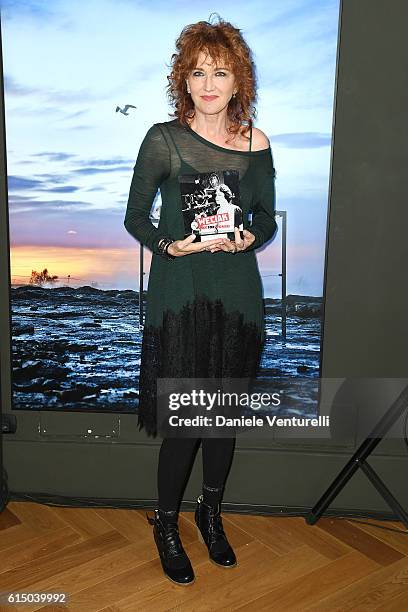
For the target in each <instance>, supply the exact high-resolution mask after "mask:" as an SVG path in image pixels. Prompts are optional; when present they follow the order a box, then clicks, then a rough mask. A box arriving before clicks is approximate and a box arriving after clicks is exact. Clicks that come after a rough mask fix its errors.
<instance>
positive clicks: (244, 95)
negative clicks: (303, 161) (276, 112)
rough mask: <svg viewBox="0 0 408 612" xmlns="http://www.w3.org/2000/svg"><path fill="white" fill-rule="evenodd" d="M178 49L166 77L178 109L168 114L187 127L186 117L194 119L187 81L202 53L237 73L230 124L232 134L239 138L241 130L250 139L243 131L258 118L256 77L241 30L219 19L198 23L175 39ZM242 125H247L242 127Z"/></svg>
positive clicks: (171, 99) (228, 109)
mask: <svg viewBox="0 0 408 612" xmlns="http://www.w3.org/2000/svg"><path fill="white" fill-rule="evenodd" d="M176 49H177V53H173V55H172V57H171V67H172V70H171V73H170V75H169V76H168V77H167V80H168V82H169V83H168V85H167V87H166V89H167V96H168V99H169V102H170V104H171V105H172V106H174V107H175V112H174V113H169V115H170V116H171V117H177V118H178V119H179V120H180V122H181V123H182V124H183V125H188V121H187V118H192V117H194V103H193V100H192V99H191V96H190V95H189V94H188V93H187V86H186V78H187V77H188V75H189V73H190V71H191V70H193V69H194V68H195V67H196V65H197V60H198V56H199V54H200V52H201V51H202V52H203V53H204V54H205V55H206V56H209V57H210V58H211V59H212V60H213V61H214V62H215V63H216V65H218V66H220V65H225V67H226V68H228V69H229V70H231V72H232V73H233V74H234V77H235V81H236V84H237V88H238V91H237V94H236V96H235V97H232V98H231V100H230V101H229V103H228V107H227V116H228V118H229V120H230V124H231V125H230V128H229V132H230V133H231V134H232V135H236V134H237V133H238V132H239V131H240V133H241V135H242V136H244V137H245V138H247V136H245V134H244V132H246V131H248V129H249V128H251V127H252V125H253V119H254V118H255V117H256V108H255V106H254V104H255V102H256V98H257V94H256V84H257V77H256V69H255V64H254V61H253V58H252V52H251V49H250V48H249V46H248V45H247V43H246V42H245V40H244V38H243V36H242V34H241V31H240V30H239V29H238V28H235V27H234V26H233V25H232V24H231V23H229V22H227V21H224V20H223V19H222V18H220V17H219V22H218V23H215V24H212V23H210V22H208V21H199V22H197V23H193V24H190V25H187V26H185V27H184V28H183V30H182V32H181V34H180V36H179V37H178V38H177V40H176ZM221 62H222V64H221ZM243 123H244V124H246V125H244V126H242V124H243ZM241 128H242V129H241Z"/></svg>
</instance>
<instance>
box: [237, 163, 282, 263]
mask: <svg viewBox="0 0 408 612" xmlns="http://www.w3.org/2000/svg"><path fill="white" fill-rule="evenodd" d="M275 177H276V170H275V168H274V164H273V158H272V153H271V155H270V157H269V161H268V167H267V170H266V176H265V180H264V182H263V186H262V189H261V190H260V193H259V197H257V198H256V200H255V204H254V206H253V211H252V224H251V225H250V226H249V228H248V230H249V231H250V232H251V233H252V234H253V235H254V236H255V241H254V242H253V243H252V244H251V246H250V247H248V248H247V249H245V251H252V250H254V249H257V248H259V247H260V246H262V245H263V244H265V242H268V240H270V239H271V238H272V236H273V235H274V234H275V231H276V228H277V223H276V219H275V211H276V192H275Z"/></svg>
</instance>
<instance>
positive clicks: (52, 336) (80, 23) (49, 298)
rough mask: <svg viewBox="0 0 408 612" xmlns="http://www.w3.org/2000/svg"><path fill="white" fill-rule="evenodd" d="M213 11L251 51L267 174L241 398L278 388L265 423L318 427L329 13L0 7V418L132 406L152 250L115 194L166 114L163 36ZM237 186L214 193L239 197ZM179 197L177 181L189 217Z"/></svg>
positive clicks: (332, 54)
mask: <svg viewBox="0 0 408 612" xmlns="http://www.w3.org/2000/svg"><path fill="white" fill-rule="evenodd" d="M175 8H176V9H177V10H175ZM212 11H217V13H219V14H220V15H221V16H222V17H223V18H224V19H226V20H228V21H231V22H232V23H235V22H236V21H237V20H236V16H239V27H241V28H242V32H243V35H244V36H245V38H246V40H247V41H248V44H249V45H250V47H251V48H252V49H253V52H254V57H255V62H256V66H257V80H258V100H257V103H256V108H257V119H256V123H255V125H258V126H259V127H261V128H262V130H263V131H264V132H265V133H266V134H267V135H268V137H269V139H270V142H271V148H272V153H273V159H274V166H275V168H276V178H275V188H276V221H277V224H278V231H277V235H276V237H275V238H274V240H273V241H271V242H269V243H268V244H266V245H265V246H263V247H262V248H260V249H258V250H257V252H256V253H257V260H258V266H259V270H260V273H261V278H262V282H263V289H264V304H265V325H266V334H267V339H266V342H265V346H264V350H263V354H262V361H261V368H260V371H259V376H258V378H257V381H256V385H255V388H259V389H263V388H265V387H267V386H268V385H269V384H272V383H273V382H274V381H276V380H279V381H281V385H282V384H285V385H286V386H287V394H286V396H285V397H286V399H287V403H286V404H283V405H281V406H279V407H269V408H268V410H269V411H271V412H273V413H274V414H275V413H279V414H280V415H281V414H285V415H286V414H288V415H294V416H296V415H300V416H305V417H313V416H316V415H317V412H318V399H317V389H318V380H319V374H320V363H321V341H322V338H321V328H322V317H323V310H322V306H323V287H324V265H325V251H326V232H327V216H328V200H329V173H330V159H331V150H332V123H333V115H334V108H333V105H334V95H335V69H336V48H337V42H338V41H337V36H338V26H339V24H338V18H339V0H325V1H324V2H321V0H276V1H275V2H273V3H270V2H267V1H266V0H259V1H257V0H255V1H254V2H251V3H247V2H242V1H240V0H238V2H234V3H233V2H229V1H220V2H217V3H216V5H215V6H214V5H213V6H210V5H209V4H208V3H205V2H200V1H199V2H195V3H190V2H186V1H185V0H180V1H179V2H176V3H172V4H171V5H169V4H168V3H164V2H161V1H158V2H153V3H151V2H144V1H142V2H138V3H136V2H132V1H130V0H119V1H118V0H115V1H113V0H100V1H96V0H85V1H82V2H79V1H77V0H70V1H68V0H55V1H53V2H51V3H50V2H46V1H41V0H38V1H36V0H28V1H24V0H3V1H2V2H1V21H2V36H3V62H4V90H5V91H4V95H5V114H6V125H5V127H6V152H7V180H8V207H9V209H8V210H9V235H10V245H9V246H10V264H11V279H10V282H11V303H10V310H11V321H12V339H11V342H12V344H11V346H12V364H13V366H12V382H13V387H12V389H13V393H12V407H13V409H14V410H55V411H81V412H83V411H97V412H128V413H131V412H135V413H136V412H137V410H138V382H139V369H140V353H141V342H142V332H143V314H144V310H145V292H146V287H147V283H148V278H149V268H150V263H151V252H150V250H149V249H148V248H147V247H146V246H141V245H139V243H138V242H137V241H135V240H134V239H133V238H132V236H130V235H129V233H128V232H127V231H126V229H125V227H124V223H123V220H124V214H125V210H126V204H127V200H128V197H129V186H130V181H131V178H132V170H133V167H134V165H135V160H136V157H137V154H138V150H139V147H140V144H141V142H142V140H143V138H144V135H145V134H146V132H147V130H148V129H149V127H150V126H152V125H153V124H154V123H156V122H157V121H169V120H170V119H172V116H171V113H172V111H173V109H172V108H171V107H170V106H169V104H168V101H167V99H166V92H165V88H166V85H167V79H166V75H168V73H169V71H170V68H169V59H170V57H171V54H172V53H173V52H174V39H175V36H176V34H177V33H178V32H179V31H180V29H181V28H182V27H183V26H184V25H185V24H186V23H193V22H196V21H199V20H208V18H209V15H210V14H211V12H212ZM204 178H205V177H204ZM207 178H208V185H207V184H206V185H204V183H203V185H204V187H205V188H208V189H210V188H211V180H212V179H211V177H207ZM234 178H235V177H233V176H232V177H225V176H220V177H217V176H215V177H213V180H214V181H218V183H223V184H227V185H228V190H227V191H229V192H230V194H231V198H233V197H235V198H237V197H238V194H237V189H236V187H234V185H235V183H234ZM201 179H202V180H203V181H204V179H203V178H202V177H200V180H201ZM206 180H207V179H206ZM204 182H205V181H204ZM204 187H203V189H204ZM197 194H198V195H197ZM193 195H194V198H193V200H194V202H195V203H196V204H197V202H199V198H200V197H201V192H200V193H199V192H198V191H197V193H196V192H195V191H194V192H193V191H192V187H191V185H189V184H188V179H186V181H185V184H184V197H185V203H186V210H190V208H191V202H192V201H193V200H192V199H191V198H192V196H193ZM229 204H230V203H229V201H228V198H226V199H225V202H224V200H223V202H221V203H218V204H217V205H218V208H217V212H218V211H219V206H224V205H225V206H226V207H227V206H228V205H229ZM214 210H215V209H214ZM220 210H221V209H220ZM222 210H223V209H222ZM160 213H161V197H160V190H158V192H157V194H156V197H155V199H154V201H153V202H152V210H151V222H152V223H153V224H154V225H156V226H157V224H158V221H159V218H160ZM211 214H213V212H211ZM225 231H227V230H225ZM214 256H216V254H215V255H214ZM141 289H142V291H141V293H140V290H141Z"/></svg>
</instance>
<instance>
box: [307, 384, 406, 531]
mask: <svg viewBox="0 0 408 612" xmlns="http://www.w3.org/2000/svg"><path fill="white" fill-rule="evenodd" d="M407 406H408V386H406V387H405V389H403V391H402V392H401V393H400V395H399V396H398V397H397V399H396V400H395V402H394V403H393V404H392V406H391V407H390V408H389V410H388V411H387V412H386V413H385V415H384V416H383V417H382V418H381V419H380V421H379V422H378V423H377V425H376V426H375V427H374V429H373V431H372V432H371V435H370V436H368V437H367V438H366V439H365V440H364V441H363V442H362V444H360V446H359V448H358V449H357V450H356V452H355V453H354V455H353V456H352V457H351V459H350V460H349V461H348V462H347V463H346V465H345V466H344V468H343V469H342V470H341V472H340V473H339V474H338V475H337V476H336V478H335V479H334V480H333V482H332V483H331V485H330V486H329V487H328V488H327V490H326V491H325V493H324V494H323V495H322V496H321V498H320V499H319V501H318V502H317V503H316V504H315V505H314V506H313V508H312V510H311V511H310V513H309V514H308V515H307V516H306V523H308V524H309V525H314V524H315V523H316V522H317V521H318V520H319V518H320V517H321V515H322V514H323V512H324V511H325V510H326V508H327V507H328V506H329V505H330V504H331V503H332V501H333V500H334V499H335V498H336V497H337V495H338V494H339V493H340V491H341V490H342V489H343V487H344V486H345V485H346V483H347V482H348V481H349V480H350V478H351V477H352V476H353V474H354V473H355V472H356V471H357V470H358V469H359V468H361V469H362V470H363V472H364V473H365V474H366V476H367V477H368V478H369V480H370V481H371V482H372V483H373V485H374V486H375V488H376V489H377V491H378V492H379V493H380V495H381V496H382V497H383V498H384V499H385V501H386V502H387V503H388V505H389V506H390V507H391V508H392V510H393V511H394V512H395V514H397V516H399V517H400V519H401V521H402V522H403V523H404V525H405V526H406V527H407V528H408V514H407V513H406V512H405V510H404V508H402V506H401V505H400V504H399V503H398V501H397V500H396V498H395V497H394V496H393V495H392V493H391V491H390V490H389V489H388V488H387V487H386V485H385V484H384V482H383V481H382V480H381V478H380V477H379V476H378V474H377V473H376V472H375V471H374V469H373V468H372V467H371V466H370V465H369V464H368V463H367V462H366V459H367V457H368V456H369V455H370V454H371V452H372V451H373V450H374V448H375V447H376V446H377V445H378V444H379V443H380V442H381V440H382V439H383V437H384V435H385V434H386V433H387V431H388V430H389V429H390V427H391V426H392V425H393V424H394V423H395V421H396V420H397V419H398V418H399V417H400V416H401V414H402V413H403V412H404V410H405V409H406V407H407Z"/></svg>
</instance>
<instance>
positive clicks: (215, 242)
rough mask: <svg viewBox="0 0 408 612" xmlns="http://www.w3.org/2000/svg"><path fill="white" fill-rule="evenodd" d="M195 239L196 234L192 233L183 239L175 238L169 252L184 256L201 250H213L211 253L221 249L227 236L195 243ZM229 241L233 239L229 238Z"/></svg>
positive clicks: (176, 255)
mask: <svg viewBox="0 0 408 612" xmlns="http://www.w3.org/2000/svg"><path fill="white" fill-rule="evenodd" d="M195 239H196V236H195V234H191V235H190V236H187V238H184V239H183V240H175V241H174V242H172V243H171V244H170V245H169V246H168V248H167V252H168V253H169V255H173V256H174V257H182V256H183V255H190V254H191V253H199V252H200V251H211V253H214V252H215V251H218V250H220V249H219V247H220V246H221V243H222V242H223V241H224V240H225V238H213V239H212V240H203V241H200V242H197V243H195V244H193V242H194V240H195ZM228 242H231V241H230V240H228Z"/></svg>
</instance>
